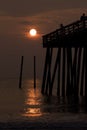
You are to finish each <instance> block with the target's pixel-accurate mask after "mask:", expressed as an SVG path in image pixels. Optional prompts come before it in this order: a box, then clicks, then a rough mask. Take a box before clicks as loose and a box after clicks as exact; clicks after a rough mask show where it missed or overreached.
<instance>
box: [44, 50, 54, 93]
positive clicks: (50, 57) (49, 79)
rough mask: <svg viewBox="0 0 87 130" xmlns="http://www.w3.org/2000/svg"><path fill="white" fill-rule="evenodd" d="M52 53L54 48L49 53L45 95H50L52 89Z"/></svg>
mask: <svg viewBox="0 0 87 130" xmlns="http://www.w3.org/2000/svg"><path fill="white" fill-rule="evenodd" d="M52 52H53V48H50V49H49V52H48V72H47V82H46V89H45V94H48V90H49V89H50V86H51V62H52Z"/></svg>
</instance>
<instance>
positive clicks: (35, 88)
mask: <svg viewBox="0 0 87 130" xmlns="http://www.w3.org/2000/svg"><path fill="white" fill-rule="evenodd" d="M34 89H36V57H35V56H34Z"/></svg>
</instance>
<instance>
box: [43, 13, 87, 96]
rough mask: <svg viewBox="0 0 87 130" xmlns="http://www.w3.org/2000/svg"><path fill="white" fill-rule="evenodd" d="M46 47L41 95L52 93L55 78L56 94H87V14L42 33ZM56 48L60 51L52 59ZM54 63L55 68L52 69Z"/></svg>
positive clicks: (44, 46)
mask: <svg viewBox="0 0 87 130" xmlns="http://www.w3.org/2000/svg"><path fill="white" fill-rule="evenodd" d="M43 48H46V57H45V64H44V73H43V80H42V89H41V92H42V94H48V95H52V92H53V87H54V82H55V78H56V79H57V90H56V92H57V96H63V97H64V96H75V97H78V96H79V95H80V96H86V97H87V80H86V77H87V60H86V59H87V51H86V48H87V16H85V14H83V15H82V16H81V17H80V19H79V20H77V21H75V22H73V23H71V24H68V25H66V26H64V25H63V24H61V26H60V28H59V29H56V30H55V31H53V32H51V33H49V34H46V35H44V36H43ZM54 48H56V50H57V54H55V55H56V56H55V57H56V60H55V62H54V60H53V51H54ZM52 62H54V67H53V68H52Z"/></svg>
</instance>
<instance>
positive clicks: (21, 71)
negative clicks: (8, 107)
mask: <svg viewBox="0 0 87 130" xmlns="http://www.w3.org/2000/svg"><path fill="white" fill-rule="evenodd" d="M23 62H24V56H22V57H21V67H20V77H19V88H20V89H21V88H22V73H23Z"/></svg>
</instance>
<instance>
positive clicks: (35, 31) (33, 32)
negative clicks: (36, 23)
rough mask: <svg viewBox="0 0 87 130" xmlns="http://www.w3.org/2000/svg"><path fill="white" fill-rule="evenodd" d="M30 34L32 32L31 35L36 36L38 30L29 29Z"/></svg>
mask: <svg viewBox="0 0 87 130" xmlns="http://www.w3.org/2000/svg"><path fill="white" fill-rule="evenodd" d="M29 34H30V35H31V36H36V34H37V30H36V29H31V30H30V31H29Z"/></svg>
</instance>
